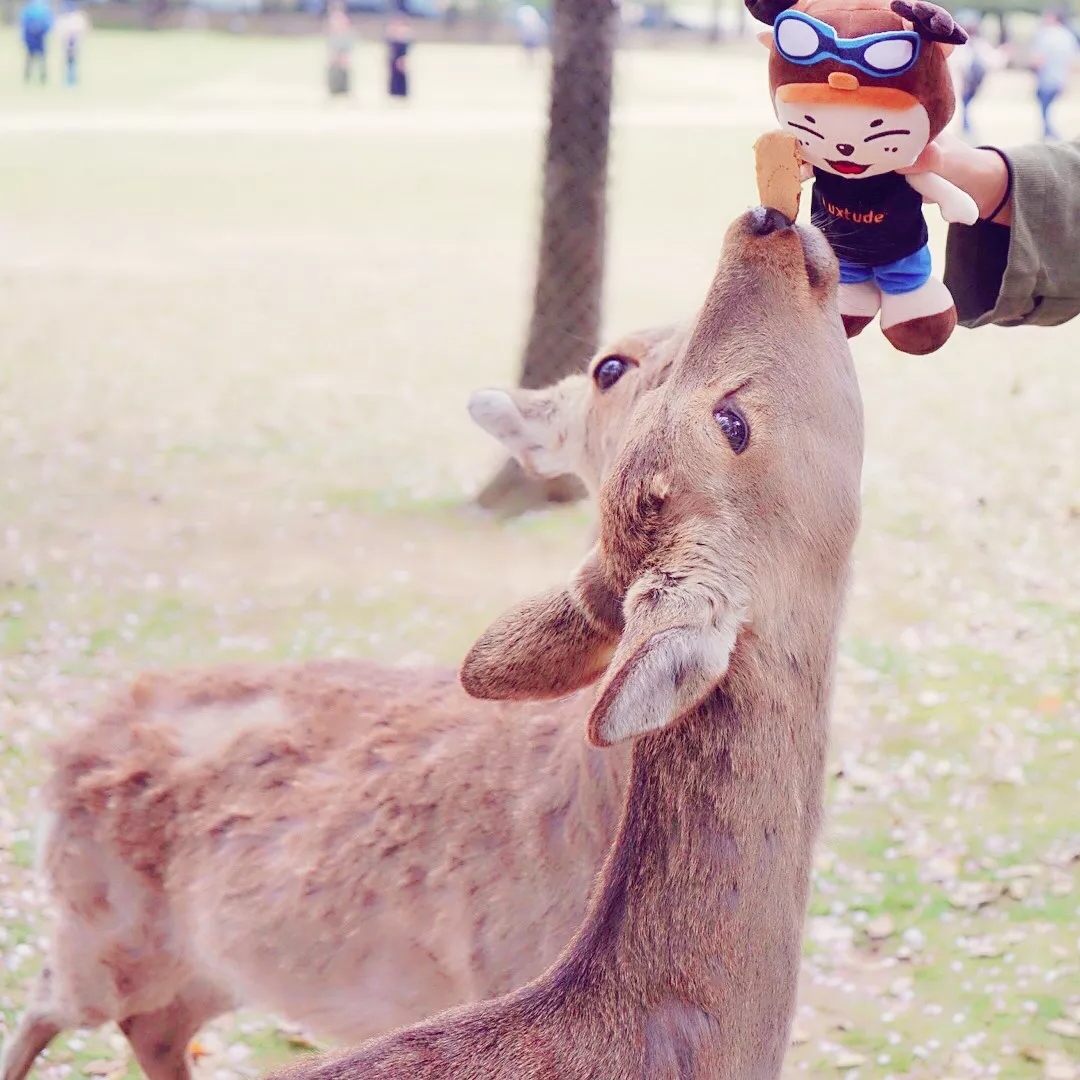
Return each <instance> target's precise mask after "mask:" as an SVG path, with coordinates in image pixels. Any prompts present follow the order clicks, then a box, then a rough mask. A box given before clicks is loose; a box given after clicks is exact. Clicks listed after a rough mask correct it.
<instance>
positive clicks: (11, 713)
mask: <svg viewBox="0 0 1080 1080" xmlns="http://www.w3.org/2000/svg"><path fill="white" fill-rule="evenodd" d="M90 49H91V51H90V53H89V54H88V62H89V65H90V66H89V68H88V73H87V83H86V85H85V86H84V87H82V88H80V89H79V90H77V91H74V92H69V91H67V90H66V89H64V88H62V87H59V86H49V87H47V88H45V89H44V90H40V89H39V88H36V87H30V88H26V87H23V86H22V84H21V82H20V81H19V78H18V72H17V64H18V54H17V49H16V47H15V40H14V37H13V36H12V35H11V34H10V33H9V34H7V35H6V36H4V37H3V38H0V132H2V133H3V138H4V142H5V154H4V156H3V159H2V160H0V238H2V242H0V327H3V333H2V334H0V463H2V468H0V590H2V592H0V665H2V666H0V954H2V955H3V959H4V966H3V968H2V969H0V1016H2V1017H3V1022H4V1023H6V1024H8V1025H10V1023H11V1022H12V1020H13V1018H14V1017H15V1015H16V1014H17V1013H18V1011H19V1009H20V1008H21V1007H22V1004H23V1003H24V1001H25V995H26V990H27V986H28V979H29V978H30V976H31V974H32V972H33V971H34V970H36V968H37V967H38V965H39V964H40V957H41V954H40V947H41V944H42V942H43V939H44V935H45V933H46V930H47V919H46V917H45V916H44V915H43V913H42V910H41V897H40V894H39V892H38V890H37V888H36V886H35V883H34V880H33V877H32V874H31V869H30V868H31V863H32V836H33V831H34V821H35V817H34V809H33V792H34V788H35V786H36V784H37V783H38V782H39V780H40V778H41V776H42V774H43V768H44V764H43V756H42V748H43V745H44V742H45V740H46V739H47V738H48V737H50V736H51V735H52V734H54V733H55V732H57V731H61V730H63V728H64V727H65V726H66V725H69V724H71V723H72V722H74V720H75V719H76V718H77V717H78V716H79V715H81V714H82V713H83V712H85V710H86V709H87V708H88V707H90V706H91V704H92V703H93V702H94V701H96V700H98V699H99V698H100V695H101V694H102V692H103V691H104V690H105V689H107V687H108V686H110V685H111V684H112V683H113V682H114V680H116V679H117V678H121V677H124V676H126V675H129V674H131V673H133V672H135V671H137V670H139V669H140V668H142V667H146V666H169V665H174V664H179V663H195V662H198V663H211V662H217V661H219V660H222V659H225V658H231V659H237V658H258V659H285V658H301V657H315V656H333V655H344V656H365V657H372V658H377V659H381V660H385V661H388V662H416V661H420V660H435V661H439V662H443V663H447V664H452V663H454V662H455V661H456V660H457V659H458V658H460V656H461V655H462V653H463V651H464V650H465V648H466V647H467V646H468V644H469V643H470V642H471V641H472V639H473V637H474V636H475V634H476V633H477V632H478V631H479V630H480V629H481V628H482V627H483V626H484V625H485V624H486V622H487V621H488V620H489V619H490V618H491V617H493V616H494V615H495V614H497V613H498V612H499V611H500V610H502V609H503V608H504V607H505V606H506V605H508V604H509V603H511V602H513V601H514V600H516V599H519V598H520V597H521V596H523V595H524V594H526V593H528V592H529V591H532V590H535V589H539V588H542V587H544V586H546V585H548V584H550V583H551V582H554V581H557V580H559V579H560V578H561V577H563V576H564V575H565V574H566V573H567V571H568V570H569V569H570V568H571V567H572V566H573V565H574V564H575V562H576V560H577V558H578V557H579V555H580V553H581V551H582V548H583V545H584V543H585V537H586V535H587V530H588V512H587V510H586V509H584V508H577V509H572V510H568V511H560V512H554V513H551V514H544V515H538V516H535V517H531V518H528V519H525V520H522V521H517V522H513V523H510V524H507V525H500V524H498V523H495V522H492V521H490V520H487V519H484V518H481V517H479V516H477V515H476V514H475V513H473V512H472V511H471V510H470V509H469V508H468V505H467V504H468V500H469V498H470V496H471V495H472V494H473V493H474V492H475V490H476V489H477V487H478V486H479V484H480V483H481V482H482V480H483V479H484V477H485V476H486V475H487V473H488V472H489V471H490V469H491V468H493V467H494V465H496V464H497V462H498V460H499V458H498V454H497V452H496V451H495V449H494V448H493V447H492V445H490V443H489V442H488V441H487V440H486V437H485V436H483V435H481V434H480V433H479V432H477V431H475V430H473V429H472V428H471V427H470V425H469V423H468V419H467V416H466V414H465V410H464V402H465V399H466V397H467V395H468V393H469V391H470V390H472V389H473V388H475V387H477V386H482V385H487V384H498V383H505V382H509V381H512V380H513V378H514V375H515V367H516V358H517V353H518V350H519V348H520V344H521V340H522V334H523V330H524V326H525V321H526V317H527V314H528V302H529V298H530V289H531V279H530V274H531V266H532V245H533V243H534V240H535V233H536V211H537V192H538V166H539V161H540V155H541V150H542V132H543V94H544V72H543V71H542V69H540V68H537V69H529V68H528V67H526V66H525V64H524V62H523V60H522V58H521V57H520V56H519V55H518V53H517V52H516V51H515V50H511V49H500V48H487V49H485V48H479V47H476V48H472V47H458V48H454V47H441V46H426V47H424V48H423V49H420V48H418V49H417V52H416V70H415V74H416V78H417V97H416V100H415V101H414V102H412V103H411V104H410V105H409V106H408V107H407V108H405V109H402V110H393V109H391V108H390V107H389V106H388V105H387V104H386V103H385V102H383V101H382V100H381V99H380V98H379V97H378V91H379V79H380V78H381V75H380V70H379V67H378V65H379V63H380V62H381V59H380V56H379V54H378V52H377V47H376V46H375V45H373V44H369V45H367V46H365V49H364V51H363V53H362V54H361V58H360V59H361V65H362V66H361V72H362V78H361V87H360V93H359V98H358V100H357V101H351V102H335V103H329V102H327V101H325V100H324V98H323V96H322V90H321V82H320V79H321V74H320V66H321V62H322V52H321V44H320V43H319V42H318V41H317V40H307V41H305V40H276V39H275V40H264V39H248V38H240V37H228V36H212V35H202V34H182V33H175V34H159V35H151V36H145V35H139V34H133V33H132V34H125V33H100V34H97V35H95V36H94V38H93V39H92V40H91V43H90ZM762 81H763V72H762V70H761V58H760V56H759V54H757V53H756V52H755V51H754V50H753V49H751V48H750V47H743V46H739V47H736V48H734V49H732V50H720V51H702V52H700V53H694V52H689V53H685V52H681V51H680V52H676V51H664V50H657V51H643V52H635V53H628V54H625V55H623V56H621V57H620V65H619V83H618V91H617V99H618V106H619V112H618V118H617V124H616V136H615V141H614V145H613V156H612V191H611V207H612V216H611V244H610V251H611V256H610V273H609V280H608V287H607V299H608V309H607V320H606V321H607V325H608V327H609V328H610V330H611V331H612V332H619V331H621V330H625V329H629V328H632V327H635V326H640V325H643V324H649V323H652V322H657V321H662V320H667V319H672V318H679V317H683V316H685V315H687V314H689V313H690V312H691V311H692V310H693V308H694V306H695V305H696V304H697V303H698V302H699V300H700V298H701V297H702V296H703V295H704V290H705V287H706V285H707V282H708V279H709V276H710V274H711V271H712V267H713V265H714V263H715V259H716V256H717V253H718V250H719V245H720V240H721V237H722V234H723V229H724V228H725V226H726V224H727V223H728V221H730V219H731V218H732V217H733V216H734V214H735V213H737V212H738V211H740V210H741V209H743V208H744V207H745V206H747V205H749V204H750V203H751V202H752V200H753V197H754V193H753V186H752V169H751V168H750V151H749V147H750V144H751V142H752V141H753V138H754V136H755V134H756V133H757V131H759V130H760V128H761V127H762V126H763V125H764V124H766V123H767V122H768V109H767V105H766V106H764V107H763V105H762V102H761V100H760V87H761V85H762ZM1027 92H1028V87H1027V84H1026V83H1025V82H1024V81H1023V77H1022V76H1019V75H1016V74H1012V73H1010V74H1008V75H1005V76H1001V77H1000V78H999V80H998V81H997V82H992V83H991V84H990V89H989V91H988V98H987V100H986V101H985V102H980V104H979V106H978V107H977V108H978V110H979V111H978V116H979V118H980V119H981V121H982V124H983V127H984V132H983V134H984V137H986V138H993V139H1001V140H1002V141H1004V142H1009V141H1017V140H1021V139H1024V138H1026V137H1027V135H1028V134H1029V133H1030V132H1031V131H1032V130H1033V126H1034V121H1035V113H1034V111H1033V106H1032V105H1031V104H1030V102H1029V101H1028V99H1027V98H1026V97H1025V94H1027ZM1062 118H1063V122H1072V124H1073V126H1074V127H1075V126H1076V122H1077V121H1078V120H1080V109H1078V108H1077V105H1076V103H1075V102H1073V101H1071V100H1067V101H1065V102H1064V103H1063V104H1062ZM941 238H942V233H941V230H940V229H935V243H936V244H938V245H939V247H938V250H939V251H940V241H941ZM1078 347H1080V328H1078V327H1076V326H1066V327H1063V328H1060V329H1057V330H1037V329H1017V330H1007V331H1006V330H996V329H988V330H981V331H978V332H975V333H970V332H965V331H960V332H958V333H957V335H956V337H955V338H954V340H953V341H952V342H951V343H950V344H949V346H948V347H947V349H945V350H943V351H942V352H941V353H940V354H938V355H936V356H933V357H930V358H926V359H919V358H913V357H903V356H899V355H897V354H895V353H893V352H892V351H891V350H890V349H889V348H888V347H887V346H886V345H885V344H884V343H883V341H882V339H881V337H880V335H879V334H878V333H877V331H876V330H875V329H873V328H871V329H870V330H868V331H866V332H865V333H864V334H863V336H862V337H861V338H860V339H859V340H858V341H857V342H856V343H855V347H854V351H855V355H856V361H857V364H858V367H859V372H860V377H861V380H862V385H863V391H864V397H865V403H866V411H867V427H868V450H867V459H866V467H865V489H866V497H865V511H864V526H863V530H862V535H861V538H860V541H859V546H858V551H857V573H856V579H855V585H854V589H853V594H852V597H851V602H850V605H849V614H848V618H847V621H846V624H845V630H844V636H843V650H842V658H841V663H840V667H839V673H838V674H839V688H838V697H837V707H836V738H835V746H834V755H833V757H834V761H835V768H834V772H835V776H834V778H833V781H832V786H831V792H830V808H831V812H830V819H829V825H828V831H827V835H826V837H825V839H824V843H823V845H822V851H821V856H820V859H819V868H818V877H817V891H816V894H815V898H814V902H813V909H812V919H811V922H810V925H809V932H808V935H807V950H806V951H807V962H806V979H805V986H804V993H803V999H802V1002H803V1003H802V1010H801V1012H800V1017H799V1021H798V1030H797V1043H796V1045H795V1046H794V1047H793V1049H792V1053H791V1057H790V1062H789V1069H790V1071H791V1073H792V1075H797V1074H799V1073H800V1072H809V1073H810V1074H811V1075H833V1074H836V1073H838V1072H842V1073H844V1074H846V1075H847V1076H848V1077H856V1076H858V1077H862V1078H875V1080H883V1078H885V1077H889V1076H892V1077H900V1076H910V1077H913V1078H914V1077H918V1078H922V1077H954V1078H959V1077H967V1076H972V1077H974V1076H984V1075H985V1076H991V1075H999V1076H1005V1077H1024V1078H1028V1077H1030V1078H1036V1077H1041V1076H1043V1075H1056V1076H1058V1077H1060V1078H1062V1080H1064V1078H1065V1077H1066V1076H1067V1070H1068V1065H1067V1063H1066V1059H1071V1060H1074V1061H1075V1060H1080V1039H1077V1038H1075V1037H1072V1036H1071V1035H1069V1034H1068V1032H1070V1031H1072V1030H1076V1031H1077V1032H1078V1033H1080V1026H1077V1027H1076V1028H1075V1029H1074V1028H1070V1026H1069V1024H1070V1023H1072V1024H1077V1025H1080V1012H1078V1010H1080V890H1078V889H1077V885H1078V884H1080V879H1078V858H1080V850H1078V848H1077V843H1078V840H1080V825H1078V818H1077V806H1078V803H1080V787H1078V783H1080V696H1078V693H1080V688H1078V679H1080V673H1078V664H1080V662H1078V660H1077V657H1078V655H1080V641H1078V638H1080V560H1078V559H1077V557H1076V552H1077V547H1078V544H1080V494H1078V493H1080V436H1078V435H1077V424H1076V420H1075V417H1076V416H1077V414H1078V412H1080V378H1078V377H1077V369H1076V357H1077V355H1078ZM1048 1024H1050V1025H1052V1026H1053V1030H1051V1029H1048V1027H1047V1025H1048ZM118 1040H119V1036H118V1034H117V1033H116V1032H115V1030H106V1031H101V1032H96V1033H89V1034H87V1033H80V1034H79V1035H77V1036H74V1037H70V1038H65V1039H61V1040H58V1041H57V1043H56V1044H55V1046H54V1047H53V1049H52V1051H51V1052H50V1055H49V1058H48V1062H49V1065H48V1069H46V1070H45V1071H43V1073H42V1075H55V1076H60V1075H65V1072H64V1070H65V1068H67V1067H70V1068H71V1069H73V1070H74V1073H75V1074H76V1075H79V1074H80V1073H83V1072H85V1071H86V1069H87V1067H88V1063H89V1062H97V1063H99V1066H97V1067H100V1068H102V1069H104V1070H105V1071H106V1072H110V1070H111V1075H116V1076H132V1077H134V1076H136V1075H138V1073H137V1070H136V1069H135V1066H134V1065H133V1064H132V1063H131V1062H129V1061H128V1060H127V1057H126V1054H125V1052H124V1049H123V1044H122V1040H121V1041H118ZM290 1040H291V1041H290ZM297 1041H298V1040H297V1038H296V1036H295V1035H293V1034H290V1032H289V1031H288V1030H287V1029H283V1028H281V1027H280V1026H279V1025H278V1024H277V1023H276V1021H272V1020H270V1019H268V1018H266V1017H262V1016H259V1015H256V1014H249V1013H245V1014H243V1015H242V1016H241V1017H239V1018H235V1019H227V1020H224V1021H222V1022H221V1023H219V1024H217V1025H215V1026H214V1028H213V1030H212V1031H211V1032H210V1034H209V1035H208V1036H207V1038H206V1039H205V1040H204V1049H206V1050H207V1051H208V1053H207V1055H206V1056H204V1057H202V1058H201V1059H200V1064H199V1069H200V1074H201V1075H205V1076H223V1075H245V1074H246V1073H249V1072H253V1071H257V1070H258V1069H259V1068H261V1067H263V1066H265V1065H267V1064H269V1063H271V1062H273V1061H280V1060H282V1059H283V1058H284V1057H285V1056H287V1055H288V1054H291V1053H295V1052H302V1051H299V1050H298V1049H297V1047H296V1045H295V1044H296V1042H297ZM299 1041H301V1042H302V1041H303V1040H302V1039H301V1040H299ZM1055 1070H1056V1071H1055Z"/></svg>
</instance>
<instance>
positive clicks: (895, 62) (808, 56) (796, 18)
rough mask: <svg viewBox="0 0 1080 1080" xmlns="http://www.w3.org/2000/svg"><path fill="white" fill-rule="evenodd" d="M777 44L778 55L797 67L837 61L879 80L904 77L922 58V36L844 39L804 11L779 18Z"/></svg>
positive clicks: (898, 33) (900, 33) (893, 33)
mask: <svg viewBox="0 0 1080 1080" xmlns="http://www.w3.org/2000/svg"><path fill="white" fill-rule="evenodd" d="M773 41H774V42H775V44H776V51H777V52H778V53H779V54H780V55H781V56H782V57H783V58H784V59H785V60H790V61H791V63H793V64H801V65H805V66H809V65H811V64H816V63H818V61H820V60H826V59H828V58H829V57H833V58H835V59H837V60H839V61H840V62H841V63H843V64H846V65H848V66H849V67H853V68H858V70H859V71H861V72H863V73H864V74H866V75H873V76H876V77H878V78H884V77H888V76H890V75H902V74H903V73H904V72H905V71H907V70H908V69H909V68H911V67H912V65H914V63H915V61H916V60H918V58H919V35H918V34H916V33H915V32H914V31H912V30H887V31H885V32H883V33H880V34H867V35H866V36H865V37H857V38H841V37H837V36H836V31H835V30H834V29H833V28H832V27H831V26H829V25H828V24H826V23H823V22H820V21H819V20H817V19H815V18H813V17H811V16H810V15H804V14H803V13H802V12H801V11H785V12H782V13H781V14H780V15H778V16H777V17H776V21H775V22H774V23H773Z"/></svg>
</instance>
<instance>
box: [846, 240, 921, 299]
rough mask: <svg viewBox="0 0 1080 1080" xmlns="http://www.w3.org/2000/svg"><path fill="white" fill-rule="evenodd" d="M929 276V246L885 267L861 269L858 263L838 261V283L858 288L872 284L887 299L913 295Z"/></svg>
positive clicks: (862, 266) (861, 266)
mask: <svg viewBox="0 0 1080 1080" xmlns="http://www.w3.org/2000/svg"><path fill="white" fill-rule="evenodd" d="M929 277H930V247H929V245H927V244H923V246H922V247H921V248H919V250H918V251H916V252H914V253H913V254H911V255H905V256H904V257H903V258H902V259H897V260H896V262H891V263H885V265H884V266H864V265H862V264H861V263H853V262H848V261H847V260H846V259H841V260H840V284H841V285H858V284H859V283H860V282H863V281H873V282H874V284H875V285H877V287H878V288H879V289H880V290H881V291H882V292H883V293H888V294H889V295H890V296H897V295H899V294H900V293H909V292H914V291H915V290H916V289H917V288H919V287H920V286H921V285H925V284H926V280H927V278H929Z"/></svg>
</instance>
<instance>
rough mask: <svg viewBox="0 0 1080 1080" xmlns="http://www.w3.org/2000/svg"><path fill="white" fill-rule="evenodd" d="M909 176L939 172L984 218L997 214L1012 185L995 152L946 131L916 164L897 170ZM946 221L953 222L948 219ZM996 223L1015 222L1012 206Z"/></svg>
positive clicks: (1000, 215)
mask: <svg viewBox="0 0 1080 1080" xmlns="http://www.w3.org/2000/svg"><path fill="white" fill-rule="evenodd" d="M896 171H897V172H900V173H903V174H904V175H906V176H913V175H918V174H919V173H937V175H938V176H943V177H944V178H945V179H946V180H948V181H950V182H951V183H952V184H954V185H955V186H956V187H958V188H960V189H962V190H963V191H966V192H967V193H968V194H969V195H971V196H972V198H973V199H974V200H975V202H976V204H977V205H978V208H979V213H980V215H981V216H985V215H987V214H990V213H992V212H993V210H994V207H996V206H998V205H999V204H1000V202H1001V199H1002V197H1003V196H1004V194H1005V190H1006V188H1007V187H1008V183H1009V173H1008V170H1007V169H1006V168H1005V162H1004V161H1002V160H1001V157H1000V156H999V155H998V154H996V153H995V152H994V151H993V150H981V149H976V148H975V147H974V146H969V145H968V144H967V143H966V142H964V141H963V140H962V139H959V138H957V137H956V136H955V135H952V134H950V133H949V132H942V133H941V134H940V135H939V136H938V137H937V138H936V139H935V140H934V141H933V142H932V143H930V144H928V145H927V147H926V149H925V150H923V152H922V153H921V154H920V155H919V156H918V158H917V159H916V160H915V163H914V164H913V165H909V166H908V167H907V168H903V169H897V170H896ZM946 220H949V219H948V218H946ZM994 220H995V221H996V222H997V223H998V224H999V225H1008V224H1009V223H1010V221H1012V204H1011V203H1009V204H1006V206H1005V207H1004V208H1003V209H1002V210H1001V212H1000V213H999V214H998V215H997V217H996V218H994Z"/></svg>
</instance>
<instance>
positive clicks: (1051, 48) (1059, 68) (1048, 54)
mask: <svg viewBox="0 0 1080 1080" xmlns="http://www.w3.org/2000/svg"><path fill="white" fill-rule="evenodd" d="M1066 18H1067V15H1066V12H1065V9H1064V8H1056V7H1055V8H1049V9H1047V11H1046V13H1045V14H1044V15H1043V21H1042V26H1041V27H1040V28H1039V31H1038V33H1037V34H1036V35H1035V39H1034V40H1033V41H1032V43H1031V62H1032V67H1033V68H1034V69H1035V97H1036V98H1037V99H1038V102H1039V108H1040V109H1041V110H1042V121H1043V138H1044V139H1056V138H1058V134H1057V131H1056V130H1055V129H1054V125H1053V124H1052V123H1051V121H1050V106H1051V105H1053V103H1054V102H1055V101H1056V100H1057V99H1058V98H1059V97H1060V96H1061V95H1062V93H1064V91H1065V89H1066V87H1067V86H1068V85H1069V77H1070V76H1071V74H1072V69H1073V67H1074V66H1075V65H1076V60H1077V53H1078V52H1080V44H1078V43H1077V40H1076V35H1075V34H1074V33H1073V32H1072V30H1070V29H1069V27H1068V25H1066Z"/></svg>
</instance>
